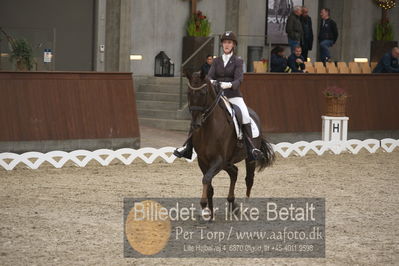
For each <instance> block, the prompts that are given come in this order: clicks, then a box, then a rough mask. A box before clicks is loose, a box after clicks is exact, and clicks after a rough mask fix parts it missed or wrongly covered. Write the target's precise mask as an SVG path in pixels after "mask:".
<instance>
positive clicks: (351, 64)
mask: <svg viewBox="0 0 399 266" xmlns="http://www.w3.org/2000/svg"><path fill="white" fill-rule="evenodd" d="M349 71H350V73H352V74H361V73H362V71H361V70H360V68H359V64H358V63H356V62H349Z"/></svg>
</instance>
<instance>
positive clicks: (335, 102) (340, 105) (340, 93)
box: [323, 87, 348, 116]
mask: <svg viewBox="0 0 399 266" xmlns="http://www.w3.org/2000/svg"><path fill="white" fill-rule="evenodd" d="M323 94H324V96H325V97H326V104H327V111H326V114H325V115H326V116H345V109H346V100H347V98H348V94H347V93H346V91H345V90H344V89H342V88H339V87H328V88H327V89H325V90H324V91H323Z"/></svg>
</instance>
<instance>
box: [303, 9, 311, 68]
mask: <svg viewBox="0 0 399 266" xmlns="http://www.w3.org/2000/svg"><path fill="white" fill-rule="evenodd" d="M301 23H302V28H303V42H302V56H303V58H305V60H307V58H308V52H309V51H312V48H313V27H312V18H311V17H310V16H309V9H308V8H306V7H303V8H302V16H301Z"/></svg>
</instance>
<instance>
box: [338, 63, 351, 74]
mask: <svg viewBox="0 0 399 266" xmlns="http://www.w3.org/2000/svg"><path fill="white" fill-rule="evenodd" d="M337 65H338V72H339V73H341V74H348V73H349V68H348V66H347V65H346V63H345V62H338V63H337Z"/></svg>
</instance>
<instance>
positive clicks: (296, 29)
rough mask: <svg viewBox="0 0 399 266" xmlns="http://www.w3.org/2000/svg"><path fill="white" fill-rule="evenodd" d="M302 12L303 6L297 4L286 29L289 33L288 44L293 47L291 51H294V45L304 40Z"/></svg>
mask: <svg viewBox="0 0 399 266" xmlns="http://www.w3.org/2000/svg"><path fill="white" fill-rule="evenodd" d="M301 14H302V7H300V6H296V7H294V11H292V13H291V15H290V16H289V17H288V20H287V26H286V28H285V31H286V32H287V35H288V44H289V46H290V47H291V53H293V52H294V47H296V46H298V45H301V42H302V41H303V29H302V24H301V19H300V16H301Z"/></svg>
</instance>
